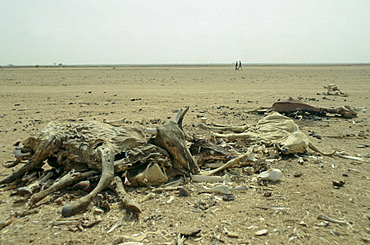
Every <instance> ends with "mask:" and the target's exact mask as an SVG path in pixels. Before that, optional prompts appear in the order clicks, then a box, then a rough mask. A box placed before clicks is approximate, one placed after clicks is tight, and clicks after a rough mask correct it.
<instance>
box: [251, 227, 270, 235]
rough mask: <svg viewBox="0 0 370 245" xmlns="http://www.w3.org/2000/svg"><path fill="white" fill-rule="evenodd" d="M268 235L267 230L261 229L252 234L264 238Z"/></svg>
mask: <svg viewBox="0 0 370 245" xmlns="http://www.w3.org/2000/svg"><path fill="white" fill-rule="evenodd" d="M268 233H269V231H268V230H267V229H262V230H259V231H256V232H255V233H254V235H255V236H265V235H267V234H268Z"/></svg>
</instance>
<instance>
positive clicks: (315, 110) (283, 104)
mask: <svg viewBox="0 0 370 245" xmlns="http://www.w3.org/2000/svg"><path fill="white" fill-rule="evenodd" d="M271 109H272V110H273V111H277V112H280V113H285V114H291V113H296V112H301V113H305V112H307V113H310V114H314V115H325V114H326V113H330V114H339V115H341V116H342V117H346V118H354V117H356V116H357V113H356V112H355V111H354V110H353V109H352V108H351V107H349V106H348V105H345V106H341V107H338V108H327V107H320V106H312V105H309V104H306V103H304V102H302V101H300V100H295V99H293V98H289V99H287V100H283V101H277V102H275V103H274V104H273V105H272V107H271Z"/></svg>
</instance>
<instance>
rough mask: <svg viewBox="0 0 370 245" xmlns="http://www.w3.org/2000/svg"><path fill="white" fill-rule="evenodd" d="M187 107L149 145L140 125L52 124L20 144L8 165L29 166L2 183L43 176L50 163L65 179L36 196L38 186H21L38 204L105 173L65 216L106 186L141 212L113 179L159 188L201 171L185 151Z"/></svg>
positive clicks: (69, 206)
mask: <svg viewBox="0 0 370 245" xmlns="http://www.w3.org/2000/svg"><path fill="white" fill-rule="evenodd" d="M188 109H189V108H188V107H187V108H186V109H185V110H180V111H179V112H178V114H177V115H176V116H175V117H174V119H173V120H171V121H169V122H168V123H166V124H164V125H162V126H160V127H158V128H156V129H154V130H153V129H152V130H150V131H152V132H153V131H154V133H155V134H156V136H155V137H154V138H151V139H150V140H149V141H147V140H146V136H145V134H144V131H143V129H140V128H137V127H115V126H113V125H110V124H109V122H108V123H101V122H97V121H92V122H83V123H74V124H57V123H53V122H51V123H49V124H48V125H47V126H46V127H45V128H44V129H43V130H42V131H41V132H40V133H39V134H38V135H37V136H35V137H29V138H28V139H26V140H25V141H23V142H22V143H21V142H18V143H17V144H16V148H15V150H14V155H15V157H16V160H15V161H14V162H12V163H7V164H5V165H4V166H6V167H14V166H16V165H17V164H19V163H21V162H23V163H24V162H25V164H24V165H23V166H22V167H20V168H19V169H18V170H16V171H14V172H12V173H11V174H9V175H8V176H7V177H5V178H4V179H2V180H0V185H1V184H6V183H11V182H13V181H21V177H22V176H24V175H25V174H28V173H31V172H32V171H39V172H40V171H42V170H41V168H42V166H43V165H44V164H45V162H47V163H48V164H49V165H50V166H51V167H53V171H54V173H55V172H62V175H61V176H59V179H57V180H56V181H54V183H52V184H51V185H49V186H48V187H46V188H45V189H42V190H41V191H40V192H37V193H34V192H35V189H36V188H33V187H32V186H27V187H24V188H23V189H26V190H27V191H28V192H29V193H32V194H33V195H32V196H31V198H30V200H29V202H28V205H29V206H34V205H35V204H36V203H37V202H39V201H41V200H42V199H43V198H44V197H46V196H47V195H49V194H51V193H53V192H54V191H56V190H58V189H61V188H63V187H65V186H67V185H70V184H72V183H74V182H77V181H80V180H83V179H84V178H86V177H88V176H90V175H94V174H98V173H99V172H101V177H100V180H99V182H98V184H97V186H96V187H95V188H94V189H93V190H92V191H91V192H90V193H89V194H88V195H86V196H84V197H82V198H80V199H78V200H75V201H73V202H71V203H68V204H66V205H64V206H63V208H62V215H63V216H66V217H68V216H72V215H74V214H77V213H79V212H81V211H83V210H85V209H86V208H87V207H88V205H89V204H90V203H91V201H92V200H93V199H94V197H95V196H96V195H97V194H98V193H99V192H101V191H102V190H103V189H105V188H107V187H111V188H112V189H114V190H115V191H116V193H117V195H118V196H119V198H120V200H121V203H122V204H123V205H124V207H125V208H126V210H128V211H131V212H134V213H138V212H140V211H141V210H140V207H139V206H138V205H137V204H136V203H134V202H132V201H130V200H129V198H128V197H127V195H126V193H125V190H124V187H123V183H122V180H121V179H120V178H119V177H118V178H117V176H116V177H115V175H123V176H125V178H126V182H127V183H128V184H131V185H159V184H161V183H164V182H167V181H168V179H169V178H171V177H174V176H175V175H178V174H183V175H189V174H197V173H198V172H199V168H198V166H197V164H196V162H195V161H194V159H193V157H192V155H191V154H190V152H189V149H188V148H187V147H186V143H185V133H184V131H183V129H182V121H183V118H184V115H185V114H186V112H187V111H188ZM55 170H56V171H55ZM53 175H54V174H53ZM50 177H51V176H50V174H48V175H47V178H46V177H45V178H43V179H44V180H45V181H46V180H47V179H50ZM49 184H50V183H49ZM31 187H32V188H31Z"/></svg>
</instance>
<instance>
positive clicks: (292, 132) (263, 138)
mask: <svg viewBox="0 0 370 245" xmlns="http://www.w3.org/2000/svg"><path fill="white" fill-rule="evenodd" d="M212 135H213V136H214V137H215V138H223V139H227V140H236V139H242V140H244V141H246V142H249V143H255V142H262V143H269V144H274V145H276V146H277V147H279V149H280V151H281V152H282V153H283V154H295V153H304V152H307V151H308V149H311V150H313V151H316V152H318V153H320V154H322V155H332V154H334V153H324V152H322V151H321V150H319V149H318V148H317V147H316V146H314V145H313V144H312V142H311V141H310V140H309V138H308V137H307V136H306V135H305V134H304V133H302V131H301V130H300V129H299V127H298V125H297V124H296V123H295V122H294V121H293V120H292V119H290V118H289V117H286V116H283V115H281V114H280V113H278V112H273V113H271V114H269V115H267V116H265V117H264V118H262V119H261V120H259V121H258V123H257V125H256V126H255V127H250V128H248V129H247V130H246V131H245V132H243V133H238V134H237V133H231V134H219V133H212Z"/></svg>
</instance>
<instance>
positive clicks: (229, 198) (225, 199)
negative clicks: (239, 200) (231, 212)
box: [222, 193, 235, 202]
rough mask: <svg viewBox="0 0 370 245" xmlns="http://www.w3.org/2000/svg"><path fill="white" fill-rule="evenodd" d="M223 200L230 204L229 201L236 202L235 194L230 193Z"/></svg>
mask: <svg viewBox="0 0 370 245" xmlns="http://www.w3.org/2000/svg"><path fill="white" fill-rule="evenodd" d="M222 200H224V201H226V202H228V201H234V200H235V196H234V194H232V193H228V194H225V195H224V196H223V197H222Z"/></svg>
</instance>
